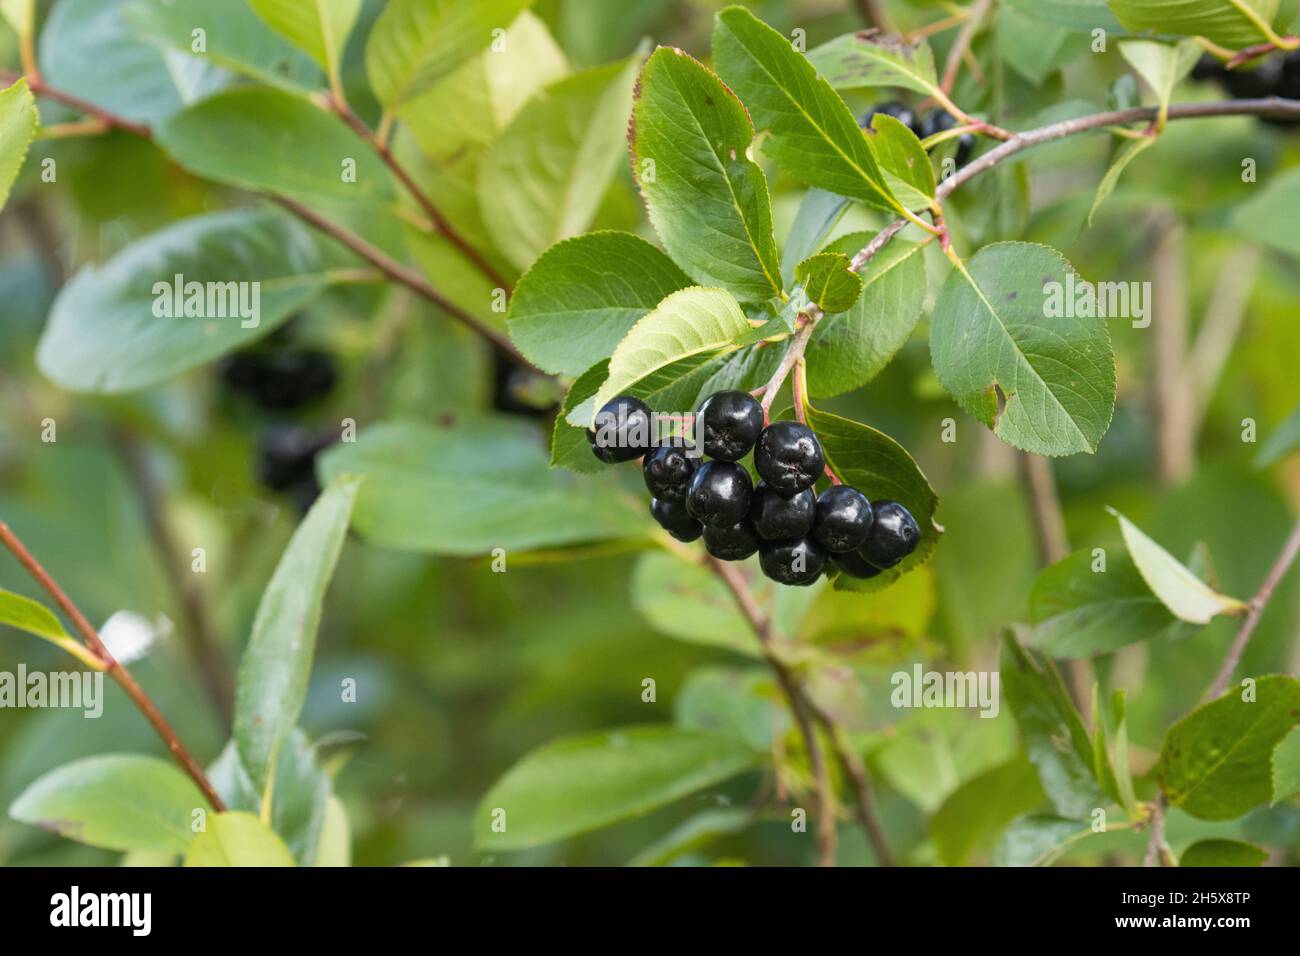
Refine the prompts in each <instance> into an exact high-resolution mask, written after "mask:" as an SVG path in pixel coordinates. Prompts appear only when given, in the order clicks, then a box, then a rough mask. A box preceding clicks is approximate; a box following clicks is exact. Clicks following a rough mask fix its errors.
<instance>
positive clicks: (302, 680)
mask: <svg viewBox="0 0 1300 956" xmlns="http://www.w3.org/2000/svg"><path fill="white" fill-rule="evenodd" d="M360 484H361V479H360V478H356V477H351V476H341V477H338V478H335V479H334V480H333V481H331V482H330V483H329V485H328V486H327V487H326V488H325V490H324V492H323V493H322V494H321V496H320V498H318V499H317V500H316V503H315V504H314V505H312V507H311V510H310V511H309V512H307V516H306V517H305V518H303V520H302V524H300V525H299V526H298V530H297V531H295V532H294V535H293V538H292V539H291V540H290V541H289V546H288V547H287V548H285V551H284V554H283V555H282V556H281V557H280V563H279V564H278V565H276V568H275V573H274V574H272V575H271V580H270V583H268V584H267V586H266V590H265V591H264V592H263V594H262V600H261V602H260V603H259V604H258V606H257V616H256V617H255V618H254V619H253V632H252V635H251V636H250V637H249V639H248V646H247V647H246V648H245V649H244V656H243V657H242V658H241V659H240V662H239V679H238V686H237V688H236V692H235V746H236V749H237V752H238V754H239V759H240V763H242V764H243V766H244V768H245V769H246V770H247V771H248V775H249V778H250V779H251V780H252V783H253V786H254V788H255V790H256V791H257V792H258V793H264V792H265V791H266V790H267V787H268V785H269V784H270V783H271V768H272V766H273V765H274V764H275V762H276V760H277V758H278V756H279V753H280V748H281V746H282V745H283V744H284V742H285V740H286V739H287V738H288V737H289V735H290V734H291V733H292V731H293V728H294V726H295V725H296V724H297V722H298V717H299V715H300V714H301V713H302V705H303V702H304V701H305V700H306V699H307V682H308V679H309V678H310V677H311V665H312V658H313V657H314V656H315V652H316V630H317V628H318V627H319V626H320V618H321V605H322V603H323V602H324V600H325V591H326V589H327V588H328V587H329V582H330V578H331V577H332V576H333V574H334V567H335V565H337V563H338V559H339V554H340V552H341V551H342V550H343V540H344V537H345V536H346V534H347V531H348V522H349V519H350V518H351V516H352V507H353V503H354V502H355V501H356V497H357V489H358V488H359V487H360Z"/></svg>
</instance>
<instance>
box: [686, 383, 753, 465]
mask: <svg viewBox="0 0 1300 956" xmlns="http://www.w3.org/2000/svg"><path fill="white" fill-rule="evenodd" d="M699 426H700V436H701V442H700V444H701V445H702V446H703V448H704V454H706V455H708V456H709V457H710V458H716V459H718V460H719V461H740V459H742V458H744V457H745V456H746V455H748V454H749V450H750V449H751V448H753V447H754V442H756V441H757V440H758V433H759V432H761V431H762V430H763V406H762V405H760V404H759V403H758V399H756V398H754V396H753V395H750V394H749V393H748V392H736V391H730V392H717V393H715V394H713V395H710V396H709V397H708V399H707V400H706V401H705V402H704V404H703V405H701V406H700V411H699Z"/></svg>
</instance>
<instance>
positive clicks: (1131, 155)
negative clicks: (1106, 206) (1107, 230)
mask: <svg viewBox="0 0 1300 956" xmlns="http://www.w3.org/2000/svg"><path fill="white" fill-rule="evenodd" d="M1155 141H1156V139H1155V137H1154V136H1143V137H1142V138H1141V139H1126V140H1124V141H1123V142H1122V144H1121V145H1120V147H1119V149H1118V150H1116V151H1115V154H1114V156H1113V158H1112V159H1111V161H1110V165H1109V166H1108V167H1106V175H1104V176H1102V177H1101V182H1100V183H1098V184H1097V193H1096V195H1094V196H1093V197H1092V206H1091V207H1089V209H1088V225H1089V226H1091V225H1092V220H1093V217H1095V216H1096V215H1097V210H1098V209H1100V208H1101V204H1102V203H1104V202H1105V201H1106V200H1107V199H1109V198H1110V194H1111V193H1113V192H1114V191H1115V186H1116V185H1117V184H1118V183H1119V177H1120V176H1121V175H1122V174H1123V172H1124V170H1125V169H1127V168H1128V164H1129V163H1131V162H1133V160H1135V159H1137V157H1138V155H1139V154H1141V153H1142V152H1143V151H1144V150H1145V149H1146V148H1147V147H1149V146H1152V145H1153V144H1154V143H1155Z"/></svg>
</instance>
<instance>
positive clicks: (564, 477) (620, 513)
mask: <svg viewBox="0 0 1300 956" xmlns="http://www.w3.org/2000/svg"><path fill="white" fill-rule="evenodd" d="M588 454H590V451H588ZM466 469H477V470H478V471H480V472H481V473H483V474H491V475H492V481H491V482H489V483H486V484H484V485H483V486H482V487H480V488H479V489H478V491H477V492H476V493H475V494H474V495H472V496H468V497H467V496H466V495H465V494H464V490H465V482H464V475H465V473H466ZM318 470H319V472H320V474H321V475H322V477H324V478H326V479H329V478H333V477H335V476H337V475H341V474H345V473H352V474H357V475H364V476H366V477H367V481H366V483H365V484H364V485H363V486H362V488H361V491H360V494H359V495H358V496H357V503H356V508H355V510H354V513H353V518H352V523H353V526H354V527H355V528H356V529H357V531H358V532H360V534H361V535H362V536H364V537H365V538H367V539H368V540H369V541H371V542H372V543H374V544H376V545H378V546H380V547H385V548H394V549H396V550H399V551H416V552H422V553H429V554H448V555H459V556H462V557H470V556H476V555H483V554H488V553H489V552H491V551H492V550H493V549H494V548H503V549H505V550H506V553H507V555H509V554H513V553H514V552H522V551H526V550H529V549H532V548H544V547H558V546H560V545H567V544H577V543H582V542H591V541H605V540H609V539H617V538H638V537H643V536H644V535H645V533H646V531H647V530H648V528H647V525H648V521H649V519H648V515H646V516H643V515H642V514H641V513H640V510H639V508H636V509H634V508H633V507H631V506H630V505H629V503H628V501H626V500H625V499H624V498H623V496H622V495H620V494H619V493H618V491H617V490H616V489H617V487H618V486H617V484H616V483H615V482H614V481H613V478H614V476H612V475H606V476H604V477H605V478H606V479H607V481H606V482H605V483H602V484H592V483H590V479H588V480H587V481H586V482H584V483H579V482H578V480H577V479H576V477H575V476H573V475H568V474H565V473H564V472H562V471H558V470H554V469H552V468H551V467H550V466H549V463H548V456H547V453H546V450H545V448H544V447H543V445H542V443H541V442H540V441H539V440H538V435H537V432H536V430H535V429H533V428H531V427H529V426H528V425H527V424H525V423H521V422H519V421H517V420H511V419H508V418H504V417H482V418H476V417H473V416H467V417H463V418H458V419H457V420H456V421H454V422H451V423H448V424H439V425H423V424H416V423H411V422H389V423H381V424H378V425H373V426H371V427H369V428H366V429H364V430H362V431H361V432H360V433H359V434H358V436H357V440H356V441H355V442H353V443H348V444H340V445H335V446H334V447H333V448H331V449H329V450H328V451H326V452H325V453H324V454H323V455H322V456H321V458H320V460H319V463H318Z"/></svg>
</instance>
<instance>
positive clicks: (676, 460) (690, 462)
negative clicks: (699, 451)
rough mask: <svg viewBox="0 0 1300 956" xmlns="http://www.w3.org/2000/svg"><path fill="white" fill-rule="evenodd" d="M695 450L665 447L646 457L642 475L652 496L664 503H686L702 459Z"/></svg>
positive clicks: (672, 446) (671, 446)
mask: <svg viewBox="0 0 1300 956" xmlns="http://www.w3.org/2000/svg"><path fill="white" fill-rule="evenodd" d="M692 452H693V449H690V448H685V447H678V446H674V445H664V446H662V447H661V448H656V449H655V450H654V451H652V452H650V454H648V455H646V456H645V464H644V465H642V466H641V475H642V477H644V478H645V486H646V487H647V488H649V489H650V494H652V495H654V496H655V497H656V498H662V499H663V500H664V501H676V502H679V503H685V501H686V489H687V488H688V487H689V486H690V484H691V479H692V478H693V477H695V472H696V471H698V470H699V467H700V459H699V457H698V456H694V455H693V454H692Z"/></svg>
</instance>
